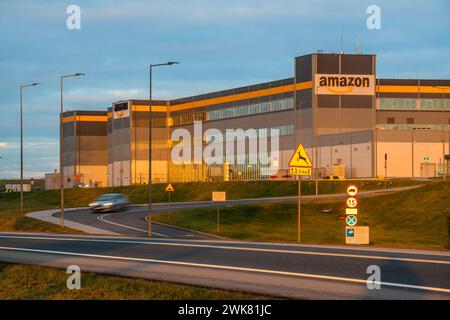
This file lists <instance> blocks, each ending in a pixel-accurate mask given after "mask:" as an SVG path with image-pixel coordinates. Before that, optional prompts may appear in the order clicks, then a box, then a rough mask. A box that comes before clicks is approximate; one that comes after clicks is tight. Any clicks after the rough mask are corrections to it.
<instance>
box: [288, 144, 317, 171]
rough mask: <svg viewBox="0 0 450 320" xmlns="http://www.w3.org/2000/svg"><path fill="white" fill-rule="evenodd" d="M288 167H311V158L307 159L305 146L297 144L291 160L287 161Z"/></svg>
mask: <svg viewBox="0 0 450 320" xmlns="http://www.w3.org/2000/svg"><path fill="white" fill-rule="evenodd" d="M289 167H304V168H311V167H312V163H311V160H310V159H309V157H308V154H307V153H306V151H305V148H303V145H302V144H299V145H298V147H297V149H296V150H295V152H294V154H293V156H292V158H291V161H289Z"/></svg>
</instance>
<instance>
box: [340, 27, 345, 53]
mask: <svg viewBox="0 0 450 320" xmlns="http://www.w3.org/2000/svg"><path fill="white" fill-rule="evenodd" d="M340 53H341V54H344V23H343V22H342V25H341V51H340Z"/></svg>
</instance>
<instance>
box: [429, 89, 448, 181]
mask: <svg viewBox="0 0 450 320" xmlns="http://www.w3.org/2000/svg"><path fill="white" fill-rule="evenodd" d="M433 88H436V89H441V90H442V112H445V90H446V89H448V87H441V86H433ZM442 119H444V117H442ZM444 126H445V121H444V123H443V124H442V165H443V168H442V169H443V172H442V177H443V179H444V180H445V178H446V177H445V176H446V175H447V173H446V169H445V168H446V166H447V164H446V161H445V137H444V136H445V129H444ZM449 132H450V131H449ZM448 143H449V149H450V140H449V142H448Z"/></svg>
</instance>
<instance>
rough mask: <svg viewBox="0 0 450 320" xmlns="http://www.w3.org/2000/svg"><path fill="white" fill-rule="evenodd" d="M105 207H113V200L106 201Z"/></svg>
mask: <svg viewBox="0 0 450 320" xmlns="http://www.w3.org/2000/svg"><path fill="white" fill-rule="evenodd" d="M103 205H104V206H105V207H111V206H112V205H113V203H112V202H106V203H104V204H103Z"/></svg>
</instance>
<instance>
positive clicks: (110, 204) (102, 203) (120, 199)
mask: <svg viewBox="0 0 450 320" xmlns="http://www.w3.org/2000/svg"><path fill="white" fill-rule="evenodd" d="M127 206H128V197H127V196H126V195H123V194H121V193H108V194H104V195H102V196H100V197H99V198H98V199H97V200H95V201H94V202H92V203H90V204H89V207H90V208H91V209H92V211H94V212H100V211H102V212H104V211H121V210H125V209H126V208H127Z"/></svg>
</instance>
